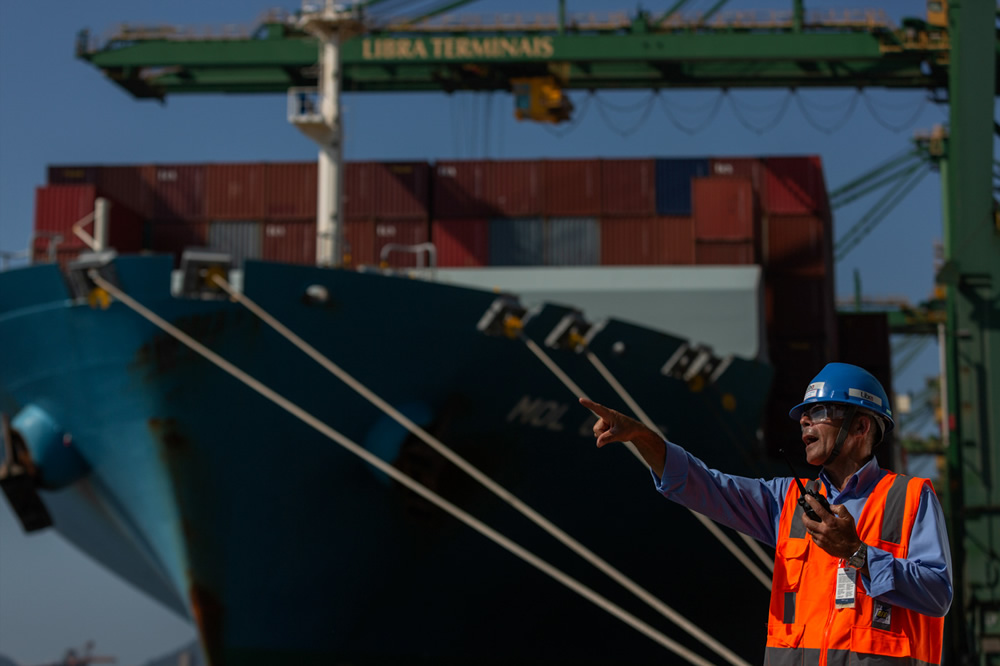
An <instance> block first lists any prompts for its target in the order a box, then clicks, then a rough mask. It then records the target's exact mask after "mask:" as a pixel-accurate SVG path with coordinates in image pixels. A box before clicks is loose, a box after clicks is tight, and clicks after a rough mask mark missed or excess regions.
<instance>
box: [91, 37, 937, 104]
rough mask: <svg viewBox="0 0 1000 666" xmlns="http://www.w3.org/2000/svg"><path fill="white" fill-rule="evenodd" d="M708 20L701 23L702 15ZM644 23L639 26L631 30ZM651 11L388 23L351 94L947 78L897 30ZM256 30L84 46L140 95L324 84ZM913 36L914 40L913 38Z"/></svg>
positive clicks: (294, 42) (919, 82)
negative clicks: (515, 85) (485, 25)
mask: <svg viewBox="0 0 1000 666" xmlns="http://www.w3.org/2000/svg"><path fill="white" fill-rule="evenodd" d="M694 25H696V26H697V25H698V24H694ZM633 27H634V28H635V29H634V30H633ZM649 29H650V28H649V26H648V25H647V24H646V22H645V21H640V20H637V21H635V22H634V23H630V24H626V25H624V26H623V25H616V24H609V25H608V26H606V30H605V31H603V32H602V31H601V30H600V26H598V27H595V28H594V29H593V30H591V31H590V32H586V33H584V32H581V31H579V29H576V30H577V31H575V32H574V31H573V30H574V28H573V25H572V23H571V25H570V26H569V28H567V30H566V32H565V34H560V33H559V30H558V28H557V27H556V25H555V24H553V26H552V28H551V29H545V30H543V29H538V30H527V29H524V28H523V27H522V28H519V29H513V28H510V29H502V28H497V29H494V30H485V29H482V30H477V31H475V32H472V31H470V30H469V29H463V31H460V32H458V31H456V32H448V31H443V30H439V31H425V30H417V29H415V28H412V27H411V28H410V29H409V30H408V31H407V32H396V31H387V32H382V33H378V34H368V35H362V36H359V37H355V38H353V39H350V40H348V41H346V42H345V43H344V45H343V47H342V50H341V59H342V65H343V80H342V89H343V90H344V91H345V92H376V91H394V92H403V91H432V90H444V91H449V92H450V91H454V90H482V91H486V90H509V89H510V84H509V81H510V79H512V78H518V77H525V76H544V75H546V74H549V73H550V70H551V68H552V67H555V66H558V67H559V68H560V80H561V81H563V85H564V87H566V88H569V89H582V90H594V89H644V90H645V89H651V88H652V89H660V88H784V87H796V88H802V87H858V86H882V87H888V88H924V89H932V88H943V87H945V86H946V85H947V49H946V48H942V47H941V46H940V44H939V43H935V45H931V44H930V43H929V42H926V40H925V41H924V42H921V45H914V43H913V40H912V38H911V37H912V36H910V37H907V36H905V35H902V34H899V35H897V34H895V33H893V32H891V31H889V30H888V29H883V28H876V29H874V30H872V31H868V30H860V29H857V28H844V29H842V30H840V31H839V32H838V31H831V30H825V31H813V32H809V31H806V32H795V31H793V30H792V29H791V28H772V29H770V31H768V32H767V33H766V34H761V33H760V32H759V30H754V29H751V28H750V27H747V26H743V27H742V28H741V27H739V26H736V27H730V28H719V29H716V28H714V27H712V28H709V27H705V26H700V27H698V28H697V29H694V28H691V29H686V30H669V31H659V32H656V31H653V32H649V31H648V30H649ZM254 35H255V36H253V37H248V38H245V39H176V38H173V37H175V36H176V35H173V36H172V35H169V34H164V35H157V34H156V33H149V34H140V35H138V36H137V35H136V33H134V32H132V33H129V34H125V35H120V36H118V37H115V38H112V39H110V40H108V41H107V42H105V43H103V44H101V45H99V46H96V47H92V46H91V45H89V44H88V41H89V37H88V36H87V35H86V34H83V35H81V36H80V39H79V40H78V44H79V45H78V55H79V57H81V58H83V59H84V60H87V61H88V62H90V63H91V64H93V65H94V66H95V67H97V68H99V69H100V70H102V71H103V72H104V73H105V74H106V75H107V76H108V78H109V79H111V80H112V81H114V82H115V83H117V84H118V85H120V86H122V87H123V88H124V89H125V90H127V91H128V92H129V93H131V94H132V95H134V96H135V97H139V98H157V99H163V98H165V97H167V96H169V95H173V94H197V93H218V92H223V93H269V92H272V93H273V92H285V91H286V90H287V89H288V88H289V87H293V86H312V85H315V84H316V70H315V64H316V58H317V52H318V47H317V43H316V41H315V40H314V39H313V38H311V37H309V36H307V35H304V34H302V33H300V32H298V31H297V30H296V29H294V28H293V27H291V26H290V25H288V24H282V23H270V24H265V25H262V26H261V27H260V29H258V30H257V31H256V32H255V33H254ZM907 39H909V41H906V40H907Z"/></svg>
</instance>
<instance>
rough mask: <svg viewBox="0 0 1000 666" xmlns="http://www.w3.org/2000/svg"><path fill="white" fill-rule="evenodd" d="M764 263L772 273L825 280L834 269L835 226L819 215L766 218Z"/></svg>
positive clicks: (763, 231) (764, 227) (763, 230)
mask: <svg viewBox="0 0 1000 666" xmlns="http://www.w3.org/2000/svg"><path fill="white" fill-rule="evenodd" d="M762 235H763V237H764V242H763V250H764V256H763V263H764V265H765V266H767V269H768V271H769V272H771V273H773V274H775V275H778V274H788V275H802V276H811V277H822V276H823V275H825V274H826V273H828V272H829V270H830V267H831V266H832V265H833V256H832V253H833V232H832V225H831V224H829V223H828V222H827V221H826V220H825V219H824V218H822V217H819V216H816V215H766V216H765V217H764V220H763V222H762Z"/></svg>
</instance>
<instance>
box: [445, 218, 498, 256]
mask: <svg viewBox="0 0 1000 666" xmlns="http://www.w3.org/2000/svg"><path fill="white" fill-rule="evenodd" d="M431 242H432V243H434V246H435V248H436V249H437V265H438V266H447V267H456V266H459V267H475V266H486V265H488V264H489V261H490V223H489V220H482V219H480V220H434V223H433V224H432V225H431Z"/></svg>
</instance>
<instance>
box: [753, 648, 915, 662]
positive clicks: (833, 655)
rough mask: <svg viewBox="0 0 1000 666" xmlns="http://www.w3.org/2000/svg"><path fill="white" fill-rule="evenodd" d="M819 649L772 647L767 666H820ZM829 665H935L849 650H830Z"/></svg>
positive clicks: (827, 657) (912, 659)
mask: <svg viewBox="0 0 1000 666" xmlns="http://www.w3.org/2000/svg"><path fill="white" fill-rule="evenodd" d="M819 654H820V653H819V650H816V649H812V648H772V647H769V648H767V649H766V650H765V652H764V664H765V666H818V665H819ZM826 663H827V666H857V665H860V666H934V665H933V664H929V663H928V662H926V661H920V660H919V659H914V658H913V657H887V656H885V655H881V654H853V655H852V654H851V653H850V652H849V651H848V650H829V651H828V652H827V655H826Z"/></svg>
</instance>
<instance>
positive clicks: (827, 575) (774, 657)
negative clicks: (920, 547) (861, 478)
mask: <svg viewBox="0 0 1000 666" xmlns="http://www.w3.org/2000/svg"><path fill="white" fill-rule="evenodd" d="M803 481H806V479H803ZM809 483H810V488H812V489H814V490H815V489H818V490H819V492H821V493H823V494H824V495H825V494H826V492H825V489H823V488H822V487H821V486H822V484H820V483H819V482H818V481H810V482H809ZM924 484H927V485H928V486H930V481H928V480H927V479H919V478H915V477H909V476H904V475H902V474H894V473H892V472H889V473H887V474H886V475H885V476H884V477H883V478H882V479H881V480H880V481H879V482H878V484H877V485H876V486H875V490H874V491H872V494H871V495H870V496H869V497H868V501H866V502H865V505H864V509H863V510H862V511H861V516H860V518H859V519H858V521H857V527H858V536H859V537H860V538H861V540H862V541H864V542H865V543H866V544H868V545H869V546H874V547H877V548H880V549H882V550H885V551H888V552H889V553H891V554H892V556H893V557H898V558H905V557H906V553H907V549H908V546H909V543H910V533H911V532H912V528H913V523H914V521H915V520H916V517H917V507H918V506H919V503H920V491H921V488H923V486H924ZM798 498H799V491H798V488H797V487H796V485H795V484H794V483H793V484H791V486H789V488H788V494H787V495H786V496H785V506H784V508H783V509H782V510H781V523H780V527H779V531H778V543H777V546H776V552H775V558H774V580H773V582H772V584H771V609H770V616H769V617H768V622H767V650H766V653H765V658H764V663H765V664H767V665H768V666H785V665H786V664H787V665H789V666H791V665H792V664H794V665H795V666H813V665H815V666H827V665H828V666H847V665H848V664H852V665H853V664H866V665H867V666H882V665H889V664H892V665H893V666H896V665H904V664H905V665H912V666H922V665H924V664H940V663H941V648H942V644H943V640H944V618H940V617H931V616H929V615H921V614H920V613H917V612H916V611H912V610H909V609H907V608H902V607H900V606H892V605H890V604H887V603H885V602H882V601H879V600H878V599H873V598H872V597H869V596H868V594H867V593H866V592H865V588H864V585H863V584H862V582H861V572H860V571H859V572H858V575H857V593H856V596H855V603H854V608H836V606H835V603H834V597H835V590H836V583H837V569H838V568H839V567H840V566H841V562H842V561H843V560H841V559H840V558H837V557H833V556H832V555H830V554H828V553H827V552H826V551H824V550H823V549H822V548H820V547H819V546H817V545H816V544H815V543H813V540H812V537H811V536H809V535H808V534H806V528H805V525H804V524H803V523H802V507H800V506H799V504H798Z"/></svg>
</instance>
